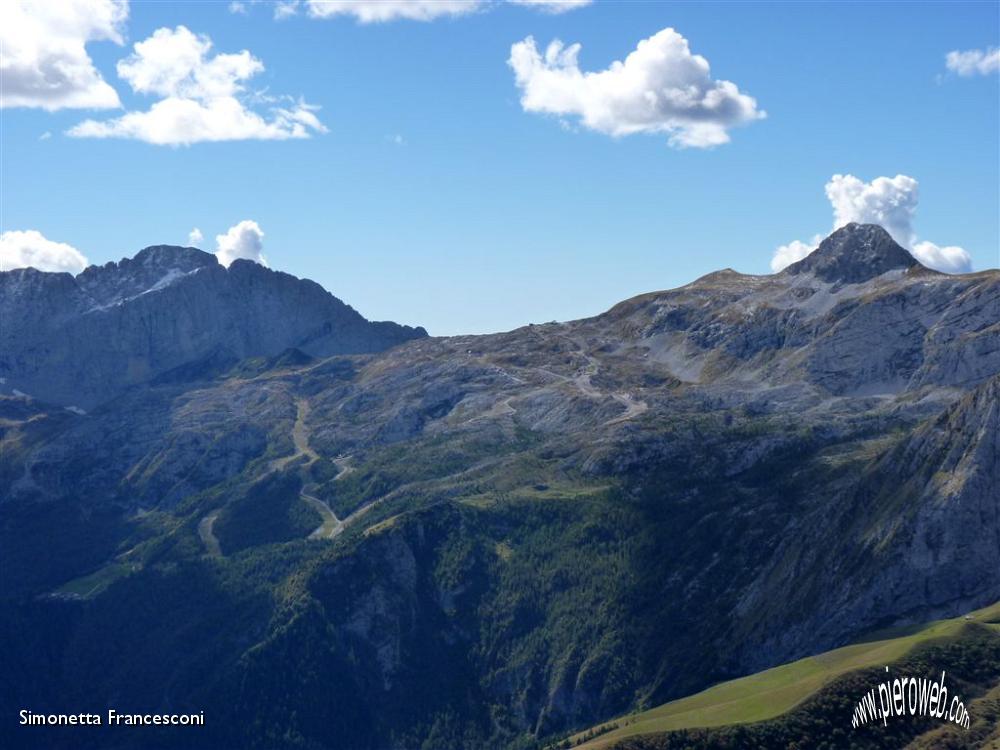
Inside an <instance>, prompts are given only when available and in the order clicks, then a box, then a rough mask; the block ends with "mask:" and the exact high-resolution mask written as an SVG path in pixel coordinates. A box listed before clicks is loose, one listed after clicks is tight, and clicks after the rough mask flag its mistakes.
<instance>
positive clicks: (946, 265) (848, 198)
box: [771, 174, 972, 273]
mask: <svg viewBox="0 0 1000 750" xmlns="http://www.w3.org/2000/svg"><path fill="white" fill-rule="evenodd" d="M919 187H920V186H919V184H918V182H917V181H916V180H915V179H913V178H912V177H909V176H907V175H903V174H898V175H896V176H895V177H877V178H876V179H874V180H872V181H871V182H864V181H863V180H860V179H858V178H857V177H855V176H854V175H849V174H848V175H841V174H835V175H834V176H833V177H831V178H830V181H829V182H828V183H826V197H827V199H828V200H829V201H830V206H831V207H832V208H833V228H834V229H838V228H840V227H842V226H844V225H845V224H850V223H851V222H856V223H858V224H878V225H879V226H881V227H882V228H883V229H885V230H886V231H887V232H888V233H889V234H890V235H891V236H892V238H893V239H894V240H895V241H896V242H897V243H898V244H900V245H902V246H903V247H905V248H907V249H908V250H909V251H910V253H911V254H912V255H913V257H915V258H916V259H917V260H919V261H920V262H921V263H923V264H924V265H925V266H927V267H928V268H933V269H935V270H938V271H943V272H944V273H967V272H969V271H971V270H972V257H971V256H970V255H969V253H968V252H966V251H965V250H964V249H962V248H961V247H958V246H955V245H948V246H945V247H941V246H938V245H936V244H934V243H933V242H929V241H927V240H923V241H918V238H917V234H916V232H915V231H914V229H913V219H914V217H915V215H916V212H917V203H918V202H919V199H920V193H919ZM821 239H822V238H821V237H820V236H819V235H816V236H815V237H813V239H812V242H809V243H806V242H800V241H799V240H794V241H792V242H790V243H788V244H787V245H781V246H780V247H779V248H777V249H776V250H775V251H774V255H773V257H772V258H771V270H772V271H775V272H777V271H780V270H782V269H783V268H785V267H786V266H789V265H791V264H792V263H795V262H796V261H799V260H802V259H803V258H804V257H806V256H807V255H808V254H809V253H811V252H812V251H813V250H815V249H816V247H817V246H818V245H819V243H820V241H821Z"/></svg>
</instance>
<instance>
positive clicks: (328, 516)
mask: <svg viewBox="0 0 1000 750" xmlns="http://www.w3.org/2000/svg"><path fill="white" fill-rule="evenodd" d="M300 497H301V498H302V499H303V500H305V501H306V502H307V503H309V504H310V505H311V506H312V507H313V508H315V509H316V512H317V513H319V514H320V515H321V516H323V523H321V524H320V525H319V527H318V528H316V529H314V530H313V532H312V533H311V534H310V535H309V538H310V539H333V538H334V537H336V536H337V535H338V534H340V532H341V531H343V530H344V524H345V523H346V521H341V520H340V519H339V518H337V516H336V515H335V514H334V512H333V511H332V510H331V509H330V506H329V505H327V504H326V503H324V502H323V501H322V500H320V499H319V498H318V497H314V496H313V495H310V494H309V493H308V492H306V491H305V488H303V490H302V492H301V493H300Z"/></svg>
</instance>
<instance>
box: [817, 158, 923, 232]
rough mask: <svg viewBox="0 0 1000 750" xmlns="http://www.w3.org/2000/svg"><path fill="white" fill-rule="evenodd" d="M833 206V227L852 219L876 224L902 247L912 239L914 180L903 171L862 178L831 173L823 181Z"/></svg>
mask: <svg viewBox="0 0 1000 750" xmlns="http://www.w3.org/2000/svg"><path fill="white" fill-rule="evenodd" d="M826 197H827V198H829V199H830V205H831V206H833V227H834V229H836V228H837V227H842V226H844V224H850V223H851V222H852V221H855V222H857V223H858V224H878V225H879V226H881V227H882V228H883V229H885V231H887V232H888V233H889V234H891V235H892V238H893V239H894V240H896V242H898V243H899V244H900V245H902V246H903V247H908V246H909V245H910V243H911V242H912V241H913V239H914V237H913V215H914V213H915V212H916V209H917V202H918V201H919V199H920V195H919V191H918V185H917V181H916V180H915V179H913V178H912V177H907V176H906V175H904V174H898V175H896V176H895V177H892V178H890V177H877V178H876V179H874V180H872V181H871V182H862V181H861V180H859V179H858V178H857V177H855V176H854V175H849V174H848V175H842V174H835V175H834V176H833V177H832V178H830V181H829V182H828V183H826Z"/></svg>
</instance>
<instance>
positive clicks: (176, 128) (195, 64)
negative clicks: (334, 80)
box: [68, 26, 327, 146]
mask: <svg viewBox="0 0 1000 750" xmlns="http://www.w3.org/2000/svg"><path fill="white" fill-rule="evenodd" d="M211 50H212V40H211V39H209V37H208V36H205V35H203V34H195V33H194V32H192V31H190V30H189V29H188V28H187V27H185V26H178V27H176V28H174V29H169V28H161V29H157V30H156V31H155V32H153V35H152V36H150V37H149V38H147V39H145V40H143V41H141V42H137V43H136V44H135V46H134V51H133V53H132V54H131V55H129V56H128V57H126V58H125V59H123V60H121V61H119V62H118V66H117V70H118V75H119V77H120V78H122V80H124V81H126V82H127V83H128V84H129V86H131V88H132V90H133V91H135V92H136V93H137V94H147V95H153V96H159V97H161V98H160V100H159V101H157V102H156V103H155V104H153V106H152V107H151V108H150V109H149V110H147V111H144V112H142V111H133V112H127V113H125V114H124V115H122V116H121V117H117V118H114V119H111V120H103V121H97V120H85V121H84V122H81V123H80V124H79V125H76V126H75V127H73V128H71V129H70V130H69V131H68V134H69V135H71V136H74V137H77V138H133V139H136V140H141V141H146V142H147V143H154V144H158V145H171V146H177V145H189V144H192V143H199V142H202V141H234V140H251V139H253V140H285V139H289V138H308V137H309V136H310V135H311V134H313V133H325V132H326V131H327V129H326V127H325V126H324V125H323V124H322V123H321V122H320V121H319V119H318V118H317V117H316V114H315V113H316V109H317V108H316V107H313V106H310V105H308V104H306V103H305V102H302V101H299V102H294V101H289V100H288V99H287V98H285V99H283V100H282V99H275V98H273V97H263V96H260V95H251V94H250V93H248V92H247V90H246V81H248V80H249V79H250V78H252V77H253V76H255V75H257V74H258V73H260V72H261V71H263V70H264V64H263V63H262V62H261V61H260V60H259V59H257V58H256V57H254V56H253V55H252V54H251V53H250V52H249V51H248V50H242V51H240V52H237V53H232V54H223V53H216V54H213V53H212V51H211ZM281 102H283V103H284V104H285V105H286V106H278V105H279V103H281ZM260 103H265V104H269V105H270V106H269V109H268V111H267V112H266V114H261V113H260V112H258V111H256V110H255V109H254V108H253V105H257V104H260Z"/></svg>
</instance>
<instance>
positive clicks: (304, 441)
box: [198, 398, 351, 557]
mask: <svg viewBox="0 0 1000 750" xmlns="http://www.w3.org/2000/svg"><path fill="white" fill-rule="evenodd" d="M308 418H309V402H308V401H307V400H306V399H304V398H299V399H296V400H295V423H294V424H293V425H292V444H293V445H294V446H295V450H294V452H292V453H291V454H289V455H287V456H282V457H281V458H276V459H274V460H273V461H271V463H270V464H268V467H267V471H266V472H265V473H264V474H263V475H262V476H260V477H258V479H257V481H258V482H259V481H260V480H261V479H264V477H267V476H270V475H271V474H274V473H275V472H278V471H283V470H284V469H285V467H286V466H288V465H289V464H290V463H292V462H293V461H298V460H299V459H300V458H302V457H305V458H306V459H307V461H306V462H305V463H304V464H303V465H302V466H301V467H300V470H304V469H306V468H308V467H309V465H310V464H312V463H313V462H314V461H318V460H319V454H318V453H316V451H314V450H313V449H312V446H311V445H309V427H308V426H307V425H306V420H307V419H308ZM347 460H348V459H347V458H338V459H335V460H334V463H335V464H336V465H337V468H338V469H340V473H339V474H337V477H336V478H337V479H340V478H341V477H342V476H343V475H344V474H345V473H346V472H348V471H351V468H350V467H349V466H347V465H346V461H347ZM340 462H344V463H343V465H342V464H341V463H340ZM306 490H307V486H306V485H303V487H302V490H301V491H300V492H299V497H301V498H302V499H303V500H305V501H306V502H307V503H309V505H311V506H312V507H313V508H315V509H316V511H317V512H318V513H319V514H320V515H321V516H322V517H323V523H321V524H320V525H319V526H318V527H317V528H316V529H314V530H313V531H312V532H311V533H310V534H309V537H308V538H309V539H333V538H334V537H336V536H337V535H338V534H340V532H341V531H343V529H344V526H345V525H346V520H345V521H341V520H340V519H339V518H337V516H336V514H334V512H333V509H331V508H330V506H329V505H327V504H326V503H325V502H323V501H322V500H320V499H319V498H318V497H315V496H313V495H310V494H309V493H308V492H307V491H306ZM221 512H222V509H221V508H219V509H218V510H214V511H212V512H211V513H209V514H208V515H207V516H205V517H204V518H203V519H201V521H200V522H199V523H198V536H199V537H201V542H202V544H204V545H205V549H206V551H207V552H208V554H210V555H211V556H212V557H222V548H221V547H220V546H219V540H218V539H217V538H216V536H215V534H214V533H213V531H212V527H213V525H214V524H215V521H216V519H217V518H218V517H219V514H220V513H221Z"/></svg>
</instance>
